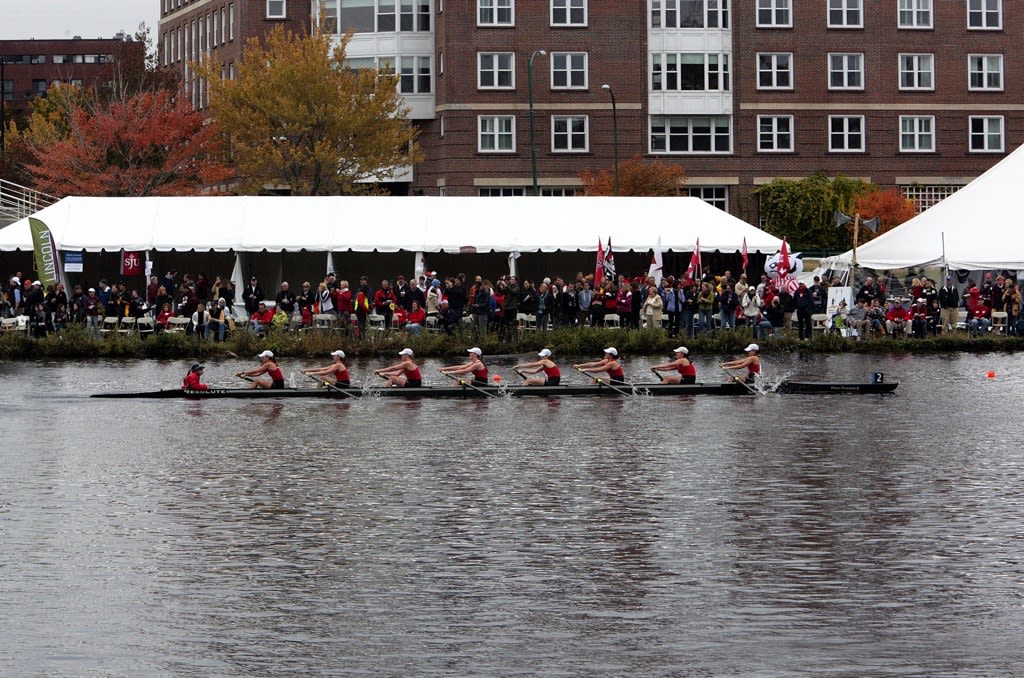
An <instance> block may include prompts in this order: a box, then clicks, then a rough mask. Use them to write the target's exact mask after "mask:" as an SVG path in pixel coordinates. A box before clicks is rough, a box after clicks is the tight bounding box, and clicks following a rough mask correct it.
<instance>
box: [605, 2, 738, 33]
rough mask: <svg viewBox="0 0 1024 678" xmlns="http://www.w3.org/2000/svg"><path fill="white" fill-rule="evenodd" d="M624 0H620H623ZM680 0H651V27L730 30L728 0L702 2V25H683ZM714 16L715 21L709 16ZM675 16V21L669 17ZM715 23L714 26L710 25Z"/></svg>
mask: <svg viewBox="0 0 1024 678" xmlns="http://www.w3.org/2000/svg"><path fill="white" fill-rule="evenodd" d="M621 1H622V0H620V2H621ZM679 3H680V0H651V2H650V10H651V11H650V13H649V14H648V15H647V18H648V22H649V24H650V28H654V29H659V28H666V29H681V30H691V31H692V30H728V29H729V25H730V16H729V2H728V0H703V1H702V3H701V10H702V11H701V18H700V21H701V25H700V26H681V25H680V23H681V20H682V12H680V8H679ZM710 16H714V17H715V20H714V21H713V22H709V21H708V17H710ZM670 17H675V18H674V21H673V23H671V24H670V23H669V18H670ZM709 23H714V24H715V25H714V26H709V25H708V24H709Z"/></svg>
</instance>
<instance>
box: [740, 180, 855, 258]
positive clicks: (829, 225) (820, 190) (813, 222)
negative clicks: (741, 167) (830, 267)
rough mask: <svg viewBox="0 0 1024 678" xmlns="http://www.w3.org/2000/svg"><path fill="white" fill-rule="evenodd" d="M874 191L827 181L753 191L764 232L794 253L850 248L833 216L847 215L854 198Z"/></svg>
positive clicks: (781, 182) (780, 184)
mask: <svg viewBox="0 0 1024 678" xmlns="http://www.w3.org/2000/svg"><path fill="white" fill-rule="evenodd" d="M873 190H875V186H874V185H873V184H870V183H868V182H866V181H863V180H860V179H849V178H847V177H844V176H841V175H840V176H836V177H831V178H830V177H828V176H826V175H825V174H824V173H823V172H818V173H815V174H812V175H811V176H809V177H807V178H806V179H801V180H799V181H793V180H791V179H775V180H774V181H772V182H771V183H770V184H765V185H764V186H761V187H760V188H758V189H756V190H755V191H754V195H755V197H756V198H757V199H758V201H759V204H760V213H761V220H762V222H763V224H764V229H765V230H766V231H768V232H769V233H771V234H772V235H775V236H778V237H780V238H781V237H785V238H786V239H787V241H788V242H789V244H790V245H791V246H792V247H793V249H794V250H840V249H846V248H849V247H850V245H851V244H852V242H853V241H852V237H851V233H850V231H849V230H848V229H845V228H837V227H836V224H835V212H836V210H841V211H843V212H846V213H849V212H850V210H851V208H852V207H853V206H854V204H855V202H856V200H857V198H858V197H859V196H861V195H864V194H867V193H869V192H870V191H873Z"/></svg>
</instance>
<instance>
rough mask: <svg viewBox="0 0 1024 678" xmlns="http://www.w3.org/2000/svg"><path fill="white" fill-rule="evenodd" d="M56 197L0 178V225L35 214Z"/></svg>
mask: <svg viewBox="0 0 1024 678" xmlns="http://www.w3.org/2000/svg"><path fill="white" fill-rule="evenodd" d="M57 200H58V198H56V197H54V196H52V195H48V194H46V193H42V192H40V191H35V190H33V189H31V188H27V187H25V186H20V185H18V184H16V183H14V182H13V181H7V180H6V179H0V226H6V225H7V224H11V223H14V222H15V221H18V220H19V219H24V218H25V217H27V216H29V215H30V214H35V213H36V212H38V211H39V210H41V209H43V208H44V207H46V206H48V205H52V204H53V203H55V202H57Z"/></svg>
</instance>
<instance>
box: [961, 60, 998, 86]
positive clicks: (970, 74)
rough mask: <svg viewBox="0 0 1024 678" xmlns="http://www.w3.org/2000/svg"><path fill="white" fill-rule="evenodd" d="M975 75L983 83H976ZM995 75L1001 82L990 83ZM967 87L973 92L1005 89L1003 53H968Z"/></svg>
mask: <svg viewBox="0 0 1024 678" xmlns="http://www.w3.org/2000/svg"><path fill="white" fill-rule="evenodd" d="M975 77H978V78H980V79H981V84H980V85H976V84H974V80H975ZM993 77H995V78H997V79H998V80H999V82H998V83H997V84H995V85H993V84H990V82H991V80H992V78H993ZM967 89H968V90H970V91H972V92H1002V91H1003V55H1002V54H968V55H967Z"/></svg>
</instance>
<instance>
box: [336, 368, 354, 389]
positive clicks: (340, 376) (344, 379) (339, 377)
mask: <svg viewBox="0 0 1024 678" xmlns="http://www.w3.org/2000/svg"><path fill="white" fill-rule="evenodd" d="M334 380H335V381H334V383H335V384H344V385H346V386H348V385H349V384H350V383H352V380H351V377H350V376H349V374H348V369H347V368H346V369H344V370H342V371H341V372H335V373H334Z"/></svg>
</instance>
